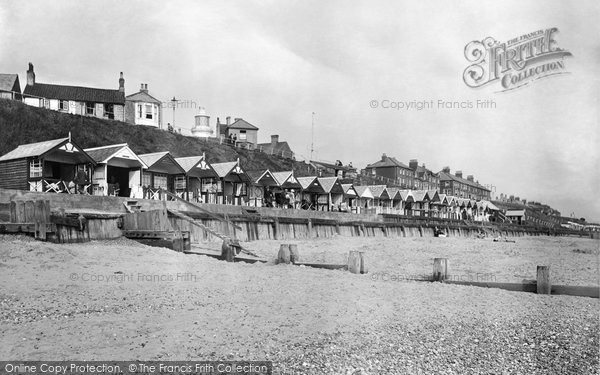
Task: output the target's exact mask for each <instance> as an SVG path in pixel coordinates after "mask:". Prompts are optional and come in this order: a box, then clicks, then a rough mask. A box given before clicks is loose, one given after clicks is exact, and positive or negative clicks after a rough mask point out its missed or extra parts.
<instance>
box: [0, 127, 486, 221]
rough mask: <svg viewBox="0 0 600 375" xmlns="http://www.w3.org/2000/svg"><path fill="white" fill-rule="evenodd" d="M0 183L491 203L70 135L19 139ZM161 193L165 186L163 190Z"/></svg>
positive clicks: (130, 191)
mask: <svg viewBox="0 0 600 375" xmlns="http://www.w3.org/2000/svg"><path fill="white" fill-rule="evenodd" d="M0 188H4V189H19V190H29V191H37V192H45V193H66V194H87V195H96V196H122V197H130V198H137V199H171V198H172V197H173V195H176V196H177V197H179V198H181V199H185V200H188V201H192V202H197V203H213V204H228V205H240V206H256V207H278V208H288V209H306V210H319V211H340V212H352V213H377V214H381V213H383V214H398V215H411V216H429V217H439V218H447V219H469V220H475V221H489V220H490V217H492V216H493V215H494V213H495V212H497V211H498V208H497V207H496V206H494V205H493V204H492V203H491V202H489V201H485V200H480V201H475V200H472V199H464V198H457V197H453V196H449V195H445V194H440V193H439V192H438V191H436V190H401V189H398V188H391V187H386V186H385V185H375V186H355V185H353V184H351V183H348V184H346V183H343V181H342V180H340V179H339V178H338V177H318V176H296V175H295V173H294V171H271V170H268V169H267V170H258V171H256V170H249V171H248V170H246V169H245V168H244V166H243V165H242V164H241V163H240V160H239V159H237V160H235V161H230V162H223V163H209V162H208V161H207V157H206V155H204V154H203V155H196V156H188V157H173V156H172V155H171V154H170V153H169V152H168V151H163V152H155V153H149V154H136V153H134V152H133V151H132V149H131V148H130V147H129V146H128V145H127V144H114V145H107V146H102V147H94V148H86V149H83V148H81V147H79V146H78V145H77V144H76V142H75V141H73V140H72V139H71V136H70V135H69V137H67V138H61V139H54V140H49V141H44V142H38V143H32V144H26V145H20V146H19V147H17V148H16V149H14V150H13V151H10V152H9V153H7V154H5V155H3V156H1V157H0ZM165 191H167V192H169V193H170V195H169V194H166V193H165Z"/></svg>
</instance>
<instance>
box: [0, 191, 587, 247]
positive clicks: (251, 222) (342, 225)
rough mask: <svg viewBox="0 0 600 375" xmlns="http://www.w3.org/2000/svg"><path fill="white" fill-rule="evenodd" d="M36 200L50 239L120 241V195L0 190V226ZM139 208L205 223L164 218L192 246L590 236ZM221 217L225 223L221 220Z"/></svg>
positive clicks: (148, 204)
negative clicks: (13, 207)
mask: <svg viewBox="0 0 600 375" xmlns="http://www.w3.org/2000/svg"><path fill="white" fill-rule="evenodd" d="M40 199H42V200H44V201H49V203H50V207H51V210H52V213H51V217H50V222H51V223H52V224H53V225H55V227H56V229H55V232H54V234H52V235H50V239H51V240H52V239H54V240H55V241H57V242H82V241H89V240H94V239H112V238H118V237H121V236H122V234H123V233H122V230H123V221H124V216H125V215H127V214H128V211H127V209H126V208H125V204H126V203H127V201H129V199H128V198H120V197H97V196H86V195H70V194H50V193H37V192H27V191H20V190H7V189H0V222H2V221H8V219H9V218H10V202H12V201H30V200H32V201H38V200H40ZM138 205H139V207H141V209H142V210H143V211H154V210H167V211H168V210H171V211H172V212H175V211H177V212H180V213H183V214H185V215H187V216H189V217H191V218H193V219H194V220H196V221H197V222H199V223H201V224H202V225H204V226H205V227H206V229H203V228H202V227H200V226H198V225H194V224H193V223H190V222H189V220H185V219H182V218H181V217H180V216H176V215H171V214H170V215H168V220H169V222H170V225H171V228H172V229H173V230H175V231H182V232H190V236H191V240H192V241H193V242H206V241H221V238H220V237H219V236H217V235H215V234H214V233H211V232H215V231H216V232H219V233H223V234H225V235H228V236H231V237H234V236H235V237H236V238H238V239H239V240H240V241H255V240H263V239H273V240H283V239H306V238H326V237H332V236H336V235H339V236H348V237H359V236H360V237H433V236H434V235H435V234H436V231H437V232H438V233H440V232H441V233H443V234H444V235H446V236H448V237H473V236H476V235H482V234H483V235H486V236H506V237H520V236H530V235H534V236H541V235H579V236H582V235H586V236H589V234H585V233H581V232H577V231H570V230H566V229H564V230H561V229H545V228H539V227H526V226H519V225H511V224H493V223H486V224H484V225H482V224H481V223H475V222H465V221H461V220H449V219H441V218H435V217H420V216H403V215H389V214H383V215H376V214H352V213H343V212H323V211H306V210H292V209H276V208H264V207H262V208H260V207H258V208H257V207H242V206H229V205H212V204H202V205H200V206H201V209H194V207H193V206H190V204H189V203H187V202H181V201H154V200H143V199H140V200H138ZM217 217H218V218H217ZM223 218H226V219H225V220H223ZM3 219H5V220H3ZM227 222H229V224H228V223H227ZM82 223H83V225H82ZM231 223H233V225H232V224H231ZM159 229H160V228H159Z"/></svg>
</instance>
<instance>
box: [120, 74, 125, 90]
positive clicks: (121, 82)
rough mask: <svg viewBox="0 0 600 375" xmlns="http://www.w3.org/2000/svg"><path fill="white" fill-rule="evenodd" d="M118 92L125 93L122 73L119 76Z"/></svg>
mask: <svg viewBox="0 0 600 375" xmlns="http://www.w3.org/2000/svg"><path fill="white" fill-rule="evenodd" d="M119 91H121V92H122V93H123V94H124V93H125V78H123V72H121V74H120V76H119Z"/></svg>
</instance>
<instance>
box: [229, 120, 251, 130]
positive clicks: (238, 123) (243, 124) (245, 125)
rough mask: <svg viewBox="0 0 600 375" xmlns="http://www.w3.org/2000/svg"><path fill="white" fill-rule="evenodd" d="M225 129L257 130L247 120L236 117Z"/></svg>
mask: <svg viewBox="0 0 600 375" xmlns="http://www.w3.org/2000/svg"><path fill="white" fill-rule="evenodd" d="M227 129H246V130H258V128H257V127H256V126H254V125H252V124H251V123H249V122H248V121H246V120H244V119H241V118H238V119H237V120H235V121H234V122H233V124H231V125H228V126H227Z"/></svg>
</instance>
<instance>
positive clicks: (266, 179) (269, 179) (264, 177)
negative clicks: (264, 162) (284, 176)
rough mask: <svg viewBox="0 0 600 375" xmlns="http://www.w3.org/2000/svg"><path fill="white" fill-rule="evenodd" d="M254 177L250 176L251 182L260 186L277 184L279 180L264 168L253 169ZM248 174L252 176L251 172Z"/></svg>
mask: <svg viewBox="0 0 600 375" xmlns="http://www.w3.org/2000/svg"><path fill="white" fill-rule="evenodd" d="M255 172H258V173H255V175H256V177H254V178H252V182H254V183H255V184H257V185H260V186H279V181H277V179H276V178H275V177H274V176H273V173H271V171H270V170H268V169H267V170H265V171H263V172H260V171H255ZM248 174H249V175H250V176H251V177H252V174H250V172H248Z"/></svg>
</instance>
